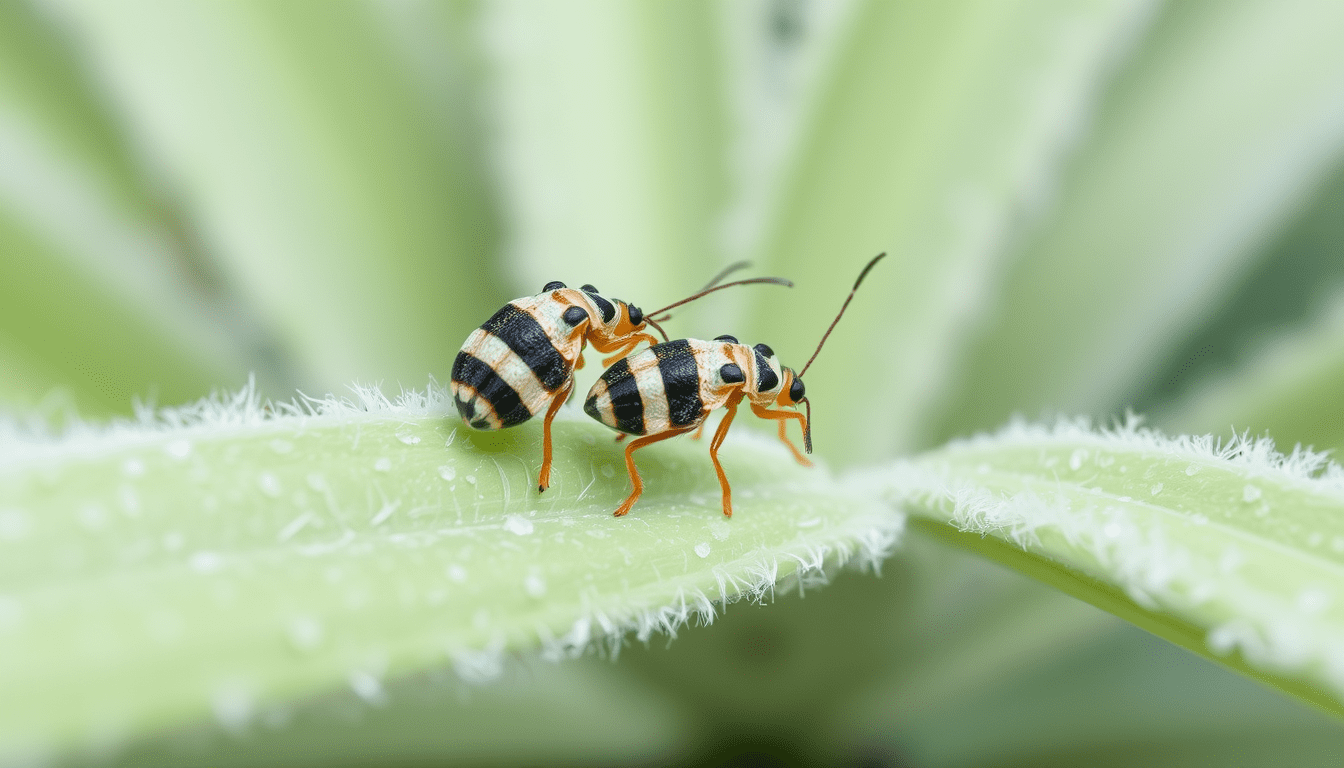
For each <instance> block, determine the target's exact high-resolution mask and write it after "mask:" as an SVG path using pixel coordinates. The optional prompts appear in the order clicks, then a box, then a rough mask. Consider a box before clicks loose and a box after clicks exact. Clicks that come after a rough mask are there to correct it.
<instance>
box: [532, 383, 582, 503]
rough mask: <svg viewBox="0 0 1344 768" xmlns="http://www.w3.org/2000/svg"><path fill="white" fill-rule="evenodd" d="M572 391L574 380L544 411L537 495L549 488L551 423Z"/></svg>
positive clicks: (566, 385)
mask: <svg viewBox="0 0 1344 768" xmlns="http://www.w3.org/2000/svg"><path fill="white" fill-rule="evenodd" d="M573 391H574V379H572V378H571V379H570V380H569V381H568V382H567V383H566V384H565V388H564V389H562V390H560V391H559V392H557V393H555V397H554V398H553V399H552V400H551V407H550V408H547V409H546V420H545V421H544V422H542V424H541V476H540V477H538V478H537V493H545V491H546V489H547V488H549V487H551V421H552V420H553V419H554V418H555V412H556V411H558V410H560V406H562V405H564V404H565V400H567V399H569V395H570V393H571V392H573Z"/></svg>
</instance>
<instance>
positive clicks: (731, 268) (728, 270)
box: [700, 261, 751, 291]
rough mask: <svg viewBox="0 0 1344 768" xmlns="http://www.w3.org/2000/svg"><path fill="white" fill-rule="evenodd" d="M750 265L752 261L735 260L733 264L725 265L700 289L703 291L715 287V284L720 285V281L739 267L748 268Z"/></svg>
mask: <svg viewBox="0 0 1344 768" xmlns="http://www.w3.org/2000/svg"><path fill="white" fill-rule="evenodd" d="M750 266H751V262H750V261H734V262H733V263H732V264H729V265H728V266H726V267H724V268H723V271H722V272H719V274H717V275H715V276H714V277H713V278H712V279H711V280H710V281H709V282H708V283H705V287H704V288H701V289H700V290H702V291H703V290H705V289H707V288H713V287H714V286H716V285H718V284H719V282H720V281H721V280H723V278H725V277H727V276H729V275H731V274H733V273H734V272H736V271H738V270H739V269H746V268H747V267H750Z"/></svg>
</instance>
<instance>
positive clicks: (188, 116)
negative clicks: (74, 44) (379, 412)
mask: <svg viewBox="0 0 1344 768" xmlns="http://www.w3.org/2000/svg"><path fill="white" fill-rule="evenodd" d="M57 7H58V8H59V9H60V10H61V15H62V17H63V19H64V20H65V21H66V22H67V23H68V25H69V26H70V28H71V29H72V30H73V33H74V35H75V36H76V39H77V40H78V41H79V42H80V43H81V44H82V46H83V49H84V53H85V55H87V56H88V58H89V59H90V60H91V61H92V62H93V66H95V67H97V69H98V72H99V74H100V76H101V78H102V80H103V82H104V83H105V87H106V89H107V91H108V93H109V94H111V97H112V98H113V99H115V101H116V102H117V103H118V105H119V106H120V108H121V110H122V111H123V113H124V115H125V119H126V121H127V123H128V124H129V125H130V129H131V130H133V131H134V132H135V133H136V136H137V138H138V143H139V144H140V145H141V146H143V147H145V148H146V151H147V152H149V153H151V155H152V158H153V159H154V161H155V162H156V163H157V164H158V165H160V166H161V167H162V170H163V173H164V174H165V175H166V176H167V177H168V179H169V183H170V184H171V185H172V187H173V188H174V189H176V190H177V191H179V193H180V194H181V196H182V198H183V199H184V200H185V201H186V203H185V205H186V208H187V210H188V211H189V213H190V215H191V216H192V217H193V219H194V221H195V223H196V225H197V227H198V228H199V230H200V231H201V237H202V238H203V240H204V241H205V242H206V243H207V245H208V247H209V249H210V252H211V253H212V254H214V255H215V257H216V258H217V260H218V261H217V262H216V267H217V269H218V271H219V272H220V273H222V275H223V279H224V280H225V281H226V282H227V283H228V284H229V286H230V288H232V289H233V290H234V291H236V292H237V294H239V295H240V296H241V297H242V299H243V301H244V302H245V303H246V304H248V305H250V306H252V307H255V310H254V312H255V314H256V315H257V316H259V317H260V318H261V323H262V324H263V326H265V327H266V328H268V329H269V330H270V331H271V333H272V334H273V336H274V338H275V339H276V343H277V345H278V346H279V347H280V349H279V353H280V354H281V355H282V356H283V357H284V358H285V359H287V360H289V361H290V362H291V364H292V366H293V368H294V370H295V372H296V378H297V380H299V381H301V382H307V384H305V386H311V387H313V388H316V389H317V390H318V391H328V390H330V389H332V388H335V387H338V386H341V385H342V384H343V383H344V382H346V381H349V380H351V379H353V378H365V379H375V378H376V379H383V380H388V381H393V382H395V381H417V382H418V381H422V380H423V379H424V376H425V375H426V373H428V372H431V371H434V372H443V371H445V370H446V369H447V367H448V366H449V365H450V364H451V360H452V356H453V354H454V353H455V352H456V348H457V344H456V341H455V340H448V341H445V339H444V337H443V334H444V333H445V331H447V330H448V329H460V328H469V327H472V326H473V325H475V324H477V323H479V322H481V320H483V319H484V318H486V317H489V316H490V313H491V312H493V311H494V310H495V309H497V308H498V305H499V303H501V302H502V301H504V300H506V299H507V298H509V297H508V296H507V295H506V292H505V291H503V290H502V289H501V288H500V287H499V286H500V285H501V283H502V281H501V277H500V275H499V274H498V273H497V270H496V269H495V267H494V265H493V264H491V262H489V261H488V260H483V259H482V256H483V255H484V254H487V253H491V252H492V250H493V248H494V247H495V244H496V242H495V241H496V228H497V227H496V222H495V219H494V213H493V210H492V208H491V206H490V201H489V196H488V195H487V194H486V188H485V183H484V181H483V179H482V176H481V170H480V168H479V167H478V163H476V162H473V161H472V160H469V159H468V155H469V153H471V152H472V150H473V149H475V148H476V147H475V145H474V144H473V143H472V139H473V136H471V135H462V134H461V133H457V134H454V133H449V132H448V130H449V127H450V124H449V123H446V122H445V121H444V120H442V119H440V113H438V112H437V111H435V110H432V109H430V108H428V107H426V106H425V105H424V102H423V101H422V98H423V94H422V92H421V90H420V89H418V88H417V87H415V86H414V85H413V84H412V83H413V82H418V80H422V79H423V73H421V75H419V76H418V79H417V78H413V77H412V76H411V75H410V74H409V73H408V70H411V69H413V68H415V67H416V66H417V65H416V64H413V62H412V57H411V55H410V53H408V52H405V51H404V50H403V48H402V47H401V46H403V44H404V39H403V37H398V36H397V34H396V33H395V32H394V31H393V30H391V29H389V27H390V26H391V25H390V24H382V23H380V17H379V16H378V15H377V12H375V11H373V10H371V9H370V8H368V7H367V6H364V5H360V4H353V3H340V4H323V5H320V6H317V5H306V4H293V3H268V2H251V3H246V2H238V3H234V2H201V3H190V4H176V3H169V4H162V3H153V2H124V3H116V4H108V3H101V2H93V3H85V2H79V0H71V2H62V3H59V4H58V6H57ZM412 10H413V9H412ZM408 12H410V11H408ZM435 23H440V20H437V19H429V20H427V21H426V22H425V24H424V27H423V28H424V30H425V31H426V32H428V31H430V30H433V29H435V27H434V24H435ZM442 23H445V24H447V25H448V26H449V28H450V30H451V28H452V25H453V24H465V23H467V21H466V20H465V19H456V18H450V19H449V20H447V21H443V22H442ZM443 38H444V45H445V46H446V45H448V44H449V43H450V42H452V40H453V35H452V33H451V32H446V33H444V34H443ZM462 55H463V58H467V56H466V54H465V53H464V54H462ZM421 66H423V65H421ZM445 66H448V65H447V64H445ZM416 71H417V72H421V70H420V69H417V70H416ZM450 74H451V73H450ZM454 286H458V287H457V288H456V289H454Z"/></svg>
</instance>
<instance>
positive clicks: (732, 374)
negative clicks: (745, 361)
mask: <svg viewBox="0 0 1344 768" xmlns="http://www.w3.org/2000/svg"><path fill="white" fill-rule="evenodd" d="M719 376H720V377H721V378H722V379H723V380H724V381H725V382H727V383H729V384H740V383H741V382H744V381H746V380H747V377H746V376H744V375H743V374H742V369H741V368H739V367H737V366H736V365H734V364H733V363H728V364H726V365H724V366H723V367H722V368H720V369H719Z"/></svg>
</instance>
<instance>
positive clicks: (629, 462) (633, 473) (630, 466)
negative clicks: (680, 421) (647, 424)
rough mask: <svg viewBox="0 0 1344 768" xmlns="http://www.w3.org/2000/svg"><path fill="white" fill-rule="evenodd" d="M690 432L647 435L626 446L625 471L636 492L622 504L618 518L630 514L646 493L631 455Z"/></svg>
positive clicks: (678, 431) (681, 430) (679, 430)
mask: <svg viewBox="0 0 1344 768" xmlns="http://www.w3.org/2000/svg"><path fill="white" fill-rule="evenodd" d="M688 431H690V430H686V429H673V430H669V431H667V432H659V433H658V434H656V435H645V436H644V437H641V438H639V439H638V440H631V441H630V444H629V445H627V446H625V469H626V471H628V472H629V473H630V484H631V485H633V486H634V490H632V491H630V497H629V498H627V499H626V500H625V501H623V502H621V506H619V507H617V508H616V517H623V516H624V515H625V513H626V512H629V511H630V508H631V507H633V506H635V502H636V501H638V500H639V495H640V494H642V493H643V492H644V482H643V481H642V480H640V479H639V470H637V469H635V459H634V457H633V456H631V455H630V454H632V453H634V452H635V451H636V450H638V449H640V448H643V447H644V446H646V445H649V444H650V443H656V442H658V441H659V440H666V439H667V438H669V437H676V436H677V435H680V434H682V433H683V432H688Z"/></svg>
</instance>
